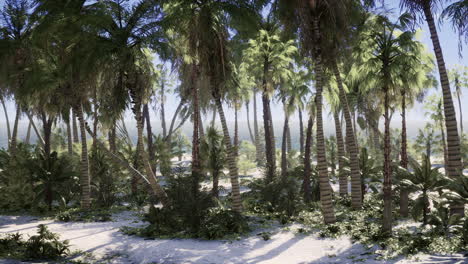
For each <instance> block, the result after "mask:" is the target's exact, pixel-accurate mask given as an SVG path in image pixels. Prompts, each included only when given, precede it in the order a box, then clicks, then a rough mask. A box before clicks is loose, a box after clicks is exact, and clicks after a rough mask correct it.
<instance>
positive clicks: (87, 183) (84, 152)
mask: <svg viewBox="0 0 468 264" xmlns="http://www.w3.org/2000/svg"><path fill="white" fill-rule="evenodd" d="M73 112H74V113H76V115H77V117H78V122H79V123H80V133H81V175H80V176H81V177H80V185H81V208H84V209H88V208H90V206H91V178H90V174H89V160H88V145H87V142H86V130H85V129H86V128H85V126H86V123H85V119H84V116H83V108H82V106H81V104H80V105H77V106H76V107H75V109H74V111H73Z"/></svg>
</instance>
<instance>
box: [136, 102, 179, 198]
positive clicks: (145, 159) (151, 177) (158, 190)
mask: <svg viewBox="0 0 468 264" xmlns="http://www.w3.org/2000/svg"><path fill="white" fill-rule="evenodd" d="M132 100H133V104H134V107H133V114H134V115H135V120H136V122H137V138H138V142H137V144H138V145H137V150H138V155H139V156H140V158H141V159H142V160H141V162H142V163H143V167H144V169H145V172H146V175H147V177H148V181H149V182H150V185H151V189H152V190H153V193H154V194H155V195H156V197H157V198H158V199H159V200H160V201H161V204H162V205H163V206H164V207H170V205H171V203H170V200H169V198H168V197H167V194H166V192H165V191H164V189H163V188H162V187H161V186H160V185H159V183H158V182H157V180H156V175H155V174H154V172H153V169H152V168H151V164H150V160H149V156H148V153H147V152H146V151H145V147H144V145H143V116H142V111H141V102H140V100H139V98H136V96H132Z"/></svg>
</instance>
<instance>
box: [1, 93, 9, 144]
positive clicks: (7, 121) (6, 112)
mask: <svg viewBox="0 0 468 264" xmlns="http://www.w3.org/2000/svg"><path fill="white" fill-rule="evenodd" d="M0 100H1V101H2V106H3V112H4V113H5V121H6V126H7V135H8V142H10V140H11V129H10V120H9V118H8V111H7V109H6V106H5V101H4V100H3V98H0Z"/></svg>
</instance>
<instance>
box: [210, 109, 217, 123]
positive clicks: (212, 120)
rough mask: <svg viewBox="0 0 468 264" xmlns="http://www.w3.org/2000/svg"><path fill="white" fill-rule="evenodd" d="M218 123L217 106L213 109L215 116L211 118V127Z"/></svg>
mask: <svg viewBox="0 0 468 264" xmlns="http://www.w3.org/2000/svg"><path fill="white" fill-rule="evenodd" d="M215 123H216V108H215V109H213V117H212V118H211V127H215Z"/></svg>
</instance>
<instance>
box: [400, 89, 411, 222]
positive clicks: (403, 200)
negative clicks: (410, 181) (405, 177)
mask: <svg viewBox="0 0 468 264" xmlns="http://www.w3.org/2000/svg"><path fill="white" fill-rule="evenodd" d="M400 165H401V167H403V168H405V169H408V151H407V138H406V96H405V90H404V89H403V90H402V93H401V161H400ZM408 202H409V201H408V191H407V190H401V191H400V214H401V215H402V216H403V217H407V216H408Z"/></svg>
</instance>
